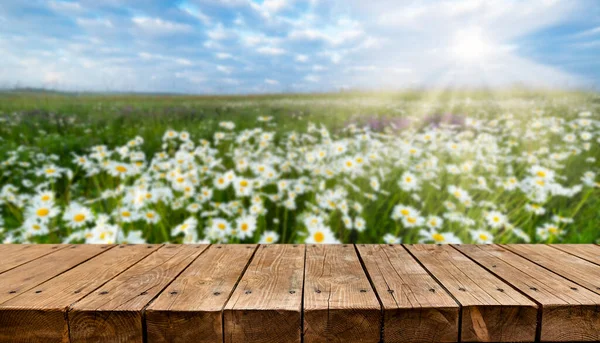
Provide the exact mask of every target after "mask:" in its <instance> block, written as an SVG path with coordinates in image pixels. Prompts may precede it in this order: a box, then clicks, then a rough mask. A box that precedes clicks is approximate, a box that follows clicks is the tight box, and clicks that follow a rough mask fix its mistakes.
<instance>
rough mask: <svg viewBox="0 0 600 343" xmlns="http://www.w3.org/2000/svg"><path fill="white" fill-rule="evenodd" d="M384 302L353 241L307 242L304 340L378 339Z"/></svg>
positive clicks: (347, 340)
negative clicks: (350, 242)
mask: <svg viewBox="0 0 600 343" xmlns="http://www.w3.org/2000/svg"><path fill="white" fill-rule="evenodd" d="M381 325H382V313H381V305H380V304H379V301H378V300H377V296H376V295H375V292H374V290H373V289H372V287H371V284H370V283H369V280H368V278H367V276H366V274H365V272H364V270H363V268H362V266H361V263H360V260H359V259H358V256H357V254H356V251H355V249H354V246H353V245H346V244H344V245H339V244H335V245H329V244H328V245H308V246H307V247H306V274H305V278H304V342H307V343H310V342H379V340H380V338H381V328H382V327H381Z"/></svg>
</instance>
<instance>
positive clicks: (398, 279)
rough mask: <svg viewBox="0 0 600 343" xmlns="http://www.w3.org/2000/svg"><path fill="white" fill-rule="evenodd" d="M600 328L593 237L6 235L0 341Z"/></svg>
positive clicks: (325, 338) (504, 334)
mask: <svg viewBox="0 0 600 343" xmlns="http://www.w3.org/2000/svg"><path fill="white" fill-rule="evenodd" d="M381 341H383V342H456V341H463V342H490V341H491V342H534V341H542V342H544V341H547V342H556V341H562V342H573V341H600V246H598V245H593V244H589V245H575V244H565V245H526V244H525V245H452V246H451V245H389V244H385V245H368V244H357V245H352V244H345V245H222V244H214V245H147V244H144V245H0V342H228V343H230V342H231V343H232V342H345V343H348V342H381Z"/></svg>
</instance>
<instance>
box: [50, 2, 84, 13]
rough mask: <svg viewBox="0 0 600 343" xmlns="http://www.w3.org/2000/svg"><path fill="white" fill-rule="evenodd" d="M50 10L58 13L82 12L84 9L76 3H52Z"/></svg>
mask: <svg viewBox="0 0 600 343" xmlns="http://www.w3.org/2000/svg"><path fill="white" fill-rule="evenodd" d="M48 4H49V5H50V8H51V9H53V10H55V11H57V12H67V13H68V12H81V11H82V10H83V7H82V6H81V4H80V3H79V2H76V1H50V2H49V3H48Z"/></svg>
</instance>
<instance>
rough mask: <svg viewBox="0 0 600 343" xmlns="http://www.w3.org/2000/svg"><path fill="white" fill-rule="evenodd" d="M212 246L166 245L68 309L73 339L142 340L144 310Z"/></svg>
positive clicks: (91, 340)
mask: <svg viewBox="0 0 600 343" xmlns="http://www.w3.org/2000/svg"><path fill="white" fill-rule="evenodd" d="M207 247H208V245H166V246H163V247H161V248H159V249H158V250H156V251H155V252H154V253H152V254H150V255H148V256H147V257H146V258H145V259H143V260H142V261H140V262H139V263H137V264H136V265H134V266H133V267H131V268H130V269H128V270H127V271H125V272H124V273H122V274H120V275H118V276H117V277H115V278H114V279H112V280H111V281H109V282H108V283H106V284H105V285H103V286H102V287H100V288H99V289H98V290H96V291H94V292H93V293H91V294H89V295H88V296H86V297H85V298H83V299H82V300H80V301H79V302H77V303H76V304H75V305H73V306H72V307H71V309H70V310H69V312H68V317H69V318H68V319H69V328H70V338H71V342H96V341H102V342H142V341H143V336H144V334H143V328H142V321H143V320H142V318H143V310H144V308H145V307H146V305H147V304H148V303H149V302H150V301H151V300H152V299H154V297H156V296H157V295H158V294H159V293H160V292H161V291H162V290H163V289H164V288H165V287H166V286H167V285H168V284H169V283H170V282H171V281H173V279H174V278H175V277H176V276H177V275H179V274H180V273H181V272H182V271H183V270H184V269H185V268H186V267H187V266H188V265H189V264H190V263H192V261H194V259H196V257H198V256H199V255H200V254H201V253H202V252H203V251H204V250H205V249H206V248H207Z"/></svg>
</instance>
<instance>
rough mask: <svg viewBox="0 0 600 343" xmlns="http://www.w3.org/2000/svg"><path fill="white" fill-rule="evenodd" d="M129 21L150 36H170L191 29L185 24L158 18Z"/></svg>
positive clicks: (135, 18) (139, 18)
mask: <svg viewBox="0 0 600 343" xmlns="http://www.w3.org/2000/svg"><path fill="white" fill-rule="evenodd" d="M131 21H132V22H133V23H134V24H135V25H136V26H137V27H139V28H140V29H142V30H144V31H146V32H148V33H152V34H170V33H181V32H190V31H192V27H191V26H189V25H187V24H181V23H176V22H172V21H166V20H163V19H160V18H150V17H133V18H132V19H131Z"/></svg>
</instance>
